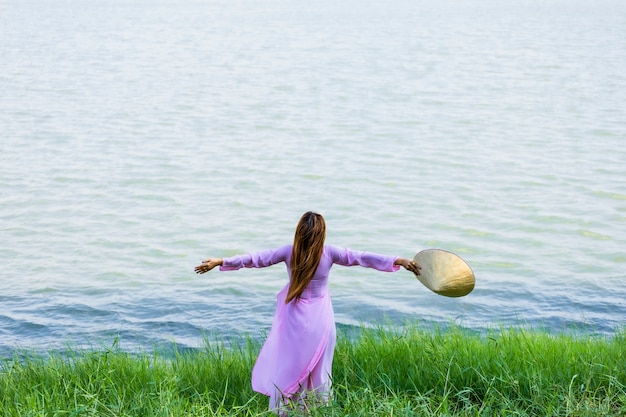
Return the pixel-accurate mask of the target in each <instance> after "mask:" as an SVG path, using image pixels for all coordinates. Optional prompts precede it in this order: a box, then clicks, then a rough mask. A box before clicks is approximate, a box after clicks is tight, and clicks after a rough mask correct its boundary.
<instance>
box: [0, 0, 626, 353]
mask: <svg viewBox="0 0 626 417" xmlns="http://www.w3.org/2000/svg"><path fill="white" fill-rule="evenodd" d="M0 39H1V40H0V56H2V59H1V60H0V91H2V93H1V94H0V127H1V133H0V135H1V137H2V139H1V141H0V265H1V267H0V352H2V353H3V354H8V353H9V352H11V351H12V350H14V349H15V348H18V347H27V348H35V349H56V348H62V347H63V346H65V345H66V344H71V345H75V344H95V345H96V346H98V345H99V344H101V343H104V344H109V343H111V341H112V340H113V339H114V338H116V337H117V336H119V337H120V340H121V344H122V346H125V347H126V348H128V349H131V350H134V349H140V350H146V349H147V350H149V349H151V348H152V347H153V346H155V345H161V344H169V343H171V342H175V343H177V344H178V345H180V346H187V347H194V346H198V345H201V344H202V343H203V342H202V338H203V335H210V336H209V337H210V338H211V337H217V338H219V339H229V338H231V337H239V336H240V335H245V334H249V335H251V336H252V337H258V336H261V335H262V334H263V332H265V331H267V330H268V327H269V325H270V322H271V318H272V314H273V307H274V305H273V303H274V296H275V293H276V292H277V291H278V290H279V289H280V288H281V287H282V285H283V284H284V281H285V279H286V273H285V271H284V267H283V266H282V265H278V266H275V267H272V268H268V269H264V270H246V271H238V272H230V273H226V272H222V273H220V272H211V273H210V274H207V275H203V276H196V275H195V274H194V273H193V267H194V265H196V264H197V263H198V262H200V261H201V260H203V259H205V258H206V257H208V256H228V255H233V254H237V253H241V252H246V251H253V250H258V249H264V248H268V247H274V246H278V245H282V244H284V243H287V242H290V241H291V240H292V238H293V230H294V228H295V224H296V222H297V220H298V218H299V217H300V215H301V214H302V212H304V211H306V210H316V211H319V212H321V213H323V214H324V215H325V217H326V220H327V224H328V228H329V230H328V241H329V242H330V243H333V244H336V245H341V246H349V247H351V248H354V249H361V250H369V251H377V252H382V253H387V254H395V255H399V256H405V257H410V256H412V255H413V254H415V253H416V252H417V251H419V250H421V249H424V248H430V247H440V248H445V249H448V250H451V251H454V252H457V253H459V254H460V255H462V256H463V257H464V258H465V259H466V260H467V261H468V262H469V263H470V264H471V265H472V267H473V269H474V272H475V274H476V279H477V284H476V288H475V290H474V292H473V293H471V294H470V295H469V296H467V297H464V298H460V299H449V298H445V297H440V296H437V295H435V294H433V293H430V292H429V291H428V290H426V289H425V288H424V287H422V286H421V284H419V282H418V281H417V280H415V278H413V277H412V276H410V274H409V273H407V272H398V273H395V274H385V273H378V272H375V271H371V270H366V269H361V268H342V267H336V268H334V269H333V275H332V277H331V280H332V287H331V292H332V294H333V300H334V306H335V311H336V315H337V321H338V323H339V324H340V325H342V326H352V325H359V324H362V323H363V324H372V323H380V322H391V323H395V324H402V323H404V322H407V321H417V322H419V323H422V324H424V325H430V324H447V323H452V322H455V323H459V324H462V325H464V326H467V327H470V328H474V329H478V330H483V329H486V328H492V327H496V328H497V327H498V326H503V325H504V326H518V325H524V326H526V325H531V326H537V327H547V328H549V329H553V330H555V331H561V330H565V329H571V328H578V329H584V330H585V331H590V332H592V333H601V334H611V333H613V332H614V331H615V330H616V329H621V328H623V326H624V321H625V319H626V301H625V300H626V273H625V272H624V268H625V266H626V251H625V249H626V168H625V166H626V150H625V149H624V143H625V140H626V106H624V100H625V98H626V72H624V68H626V4H625V3H623V2H618V1H614V2H612V1H599V2H594V3H593V5H592V4H591V3H590V2H585V1H548V2H534V1H521V2H512V1H511V2H496V1H487V0H484V1H482V0H471V1H466V2H460V1H452V0H445V1H443V2H441V1H434V0H433V1H426V2H420V4H415V2H412V1H402V0H393V1H391V2H367V1H366V2H361V1H359V2H356V1H344V2H331V1H321V2H304V1H299V0H298V1H281V0H262V1H255V2H252V1H207V2H200V1H197V2H195V1H190V2H184V5H183V4H179V3H177V2H167V1H157V2H141V1H136V2H122V1H114V0H96V1H93V2H81V1H71V0H68V1H63V0H53V1H49V2H35V1H4V2H2V3H0Z"/></svg>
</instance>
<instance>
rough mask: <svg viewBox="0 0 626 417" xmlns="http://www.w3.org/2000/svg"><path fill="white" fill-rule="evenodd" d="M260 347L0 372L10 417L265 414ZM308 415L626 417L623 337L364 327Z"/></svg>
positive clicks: (0, 399)
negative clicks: (255, 370)
mask: <svg viewBox="0 0 626 417" xmlns="http://www.w3.org/2000/svg"><path fill="white" fill-rule="evenodd" d="M258 350H259V345H258V343H256V342H252V341H249V342H247V343H244V344H243V347H240V348H231V349H226V348H223V347H219V346H215V344H213V343H212V344H207V347H206V348H205V349H201V350H197V351H185V352H182V353H181V352H179V353H175V354H173V355H171V356H170V355H168V356H167V357H164V356H160V355H158V354H154V353H151V354H140V355H137V354H129V353H125V352H123V351H121V350H119V349H117V348H113V349H109V350H105V351H92V352H80V353H75V354H72V355H67V354H64V355H61V354H51V355H48V356H46V357H43V356H40V355H25V356H23V355H21V356H20V357H19V358H17V357H16V358H15V359H11V360H6V361H4V363H2V365H1V366H2V370H1V371H0V415H2V416H7V417H8V416H210V415H221V416H226V415H263V414H267V412H266V409H267V397H265V396H262V395H258V394H255V393H253V392H252V390H251V388H250V372H251V368H252V365H253V364H254V360H255V357H256V354H257V352H258ZM311 414H312V415H336V416H344V415H455V416H478V415H485V416H487V415H488V416H491V415H527V416H550V415H552V416H556V415H562V416H598V415H615V416H618V415H626V332H620V333H618V334H617V335H616V336H614V337H612V338H610V339H607V338H601V337H589V336H576V335H565V334H558V335H551V334H548V333H546V332H542V331H535V330H519V329H516V330H504V331H499V332H493V333H491V334H489V335H477V334H472V333H468V332H465V331H462V330H460V329H449V330H434V331H433V330H423V329H419V328H411V329H408V330H403V331H402V332H401V333H398V332H394V331H392V330H386V329H377V330H363V332H362V333H361V334H360V335H359V336H358V337H356V338H354V339H348V338H346V337H340V339H339V341H338V345H337V349H336V353H335V363H334V398H333V402H332V403H331V405H330V406H329V407H321V408H319V409H317V410H314V411H313V412H312V413H311Z"/></svg>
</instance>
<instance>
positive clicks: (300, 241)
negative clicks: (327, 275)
mask: <svg viewBox="0 0 626 417" xmlns="http://www.w3.org/2000/svg"><path fill="white" fill-rule="evenodd" d="M325 240H326V222H325V221H324V217H322V215H321V214H318V213H313V212H312V211H307V212H306V213H304V214H303V215H302V217H301V218H300V221H299V222H298V226H296V234H295V236H294V238H293V250H292V252H291V282H290V284H289V292H288V293H287V298H286V299H285V303H289V302H290V301H291V300H293V299H296V301H297V300H299V299H300V296H301V295H302V292H303V291H304V289H305V288H306V287H307V286H308V285H309V283H310V282H311V279H313V275H315V270H316V269H317V266H318V265H319V263H320V259H321V258H322V252H323V251H324V241H325Z"/></svg>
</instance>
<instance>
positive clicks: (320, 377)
mask: <svg viewBox="0 0 626 417" xmlns="http://www.w3.org/2000/svg"><path fill="white" fill-rule="evenodd" d="M291 252H292V245H286V246H282V247H280V248H278V249H271V250H265V251H261V252H256V253H251V254H247V255H241V256H233V257H229V258H224V262H223V265H222V266H221V267H220V270H222V271H232V270H236V269H240V268H263V267H266V266H270V265H274V264H277V263H279V262H285V264H286V266H287V273H288V274H289V278H291ZM396 259H397V257H393V256H385V255H378V254H375V253H368V252H360V251H355V250H350V249H347V248H339V247H336V246H330V245H326V246H324V251H323V253H322V257H321V259H320V263H319V266H318V267H317V270H316V271H315V275H314V276H313V279H312V280H311V282H310V283H309V285H308V286H307V288H306V289H305V290H304V291H303V293H302V295H301V297H300V300H298V301H296V300H292V301H291V302H289V303H288V304H285V299H286V296H287V292H288V290H289V282H288V283H287V285H285V287H284V288H283V289H282V290H281V291H280V292H279V293H278V296H277V297H276V311H275V313H274V321H273V322H272V328H271V330H270V333H269V335H268V337H267V340H266V341H265V344H264V345H263V348H262V349H261V352H260V353H259V356H258V358H257V361H256V364H255V365H254V369H253V370H252V388H253V389H254V390H255V391H257V392H260V393H262V394H265V395H268V396H270V408H271V409H279V408H280V406H281V405H282V404H284V403H286V402H287V400H288V399H289V398H292V397H293V396H294V394H296V393H299V394H300V395H301V396H302V395H306V392H310V391H315V392H316V393H317V394H318V395H320V396H321V398H322V399H323V400H324V401H327V400H328V395H329V392H330V383H331V382H330V381H331V376H332V363H333V354H334V351H335V338H336V332H335V316H334V313H333V306H332V304H331V301H330V294H329V292H328V275H329V272H330V268H331V267H332V266H333V264H338V265H344V266H353V265H360V266H364V267H368V268H374V269H377V270H379V271H388V272H392V271H397V270H398V269H399V266H396V265H394V262H395V260H396Z"/></svg>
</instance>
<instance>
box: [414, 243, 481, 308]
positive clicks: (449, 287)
mask: <svg viewBox="0 0 626 417" xmlns="http://www.w3.org/2000/svg"><path fill="white" fill-rule="evenodd" d="M413 260H414V261H415V262H417V264H418V265H419V266H420V268H421V269H420V275H416V277H417V279H419V280H420V281H421V283H422V284H424V286H426V288H428V289H429V290H431V291H434V292H436V293H437V294H439V295H445V296H446V297H462V296H464V295H467V294H469V293H470V292H472V290H473V289H474V283H475V280H474V272H473V271H472V268H470V266H469V265H468V264H467V263H466V262H465V261H464V260H463V259H461V257H460V256H458V255H455V254H454V253H452V252H448V251H445V250H442V249H426V250H423V251H421V252H419V253H418V254H417V255H415V257H414V258H413Z"/></svg>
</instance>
